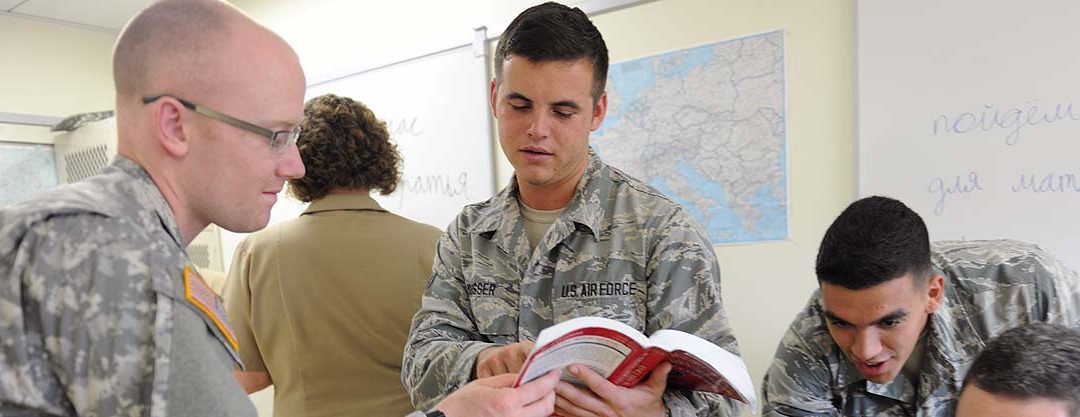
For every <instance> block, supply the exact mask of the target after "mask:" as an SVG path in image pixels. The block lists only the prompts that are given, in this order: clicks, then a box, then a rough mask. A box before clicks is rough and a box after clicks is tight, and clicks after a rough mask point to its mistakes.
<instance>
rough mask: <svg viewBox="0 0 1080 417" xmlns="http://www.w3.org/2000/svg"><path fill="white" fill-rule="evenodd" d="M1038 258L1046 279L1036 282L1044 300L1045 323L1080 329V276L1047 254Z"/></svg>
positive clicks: (1044, 253) (1042, 254) (1043, 253)
mask: <svg viewBox="0 0 1080 417" xmlns="http://www.w3.org/2000/svg"><path fill="white" fill-rule="evenodd" d="M1039 258H1040V261H1041V263H1042V265H1041V266H1042V268H1044V269H1045V271H1046V277H1047V278H1048V279H1047V280H1043V279H1039V280H1038V281H1039V284H1040V285H1039V286H1040V287H1041V288H1040V292H1041V293H1042V295H1043V297H1044V299H1045V302H1044V305H1045V306H1046V321H1047V322H1049V323H1054V324H1060V325H1062V326H1066V327H1069V328H1073V329H1080V275H1077V273H1076V270H1075V269H1072V268H1070V267H1069V266H1068V265H1066V264H1065V263H1064V262H1062V261H1061V260H1060V259H1058V258H1056V257H1054V256H1052V255H1050V254H1049V253H1046V252H1042V253H1041V255H1040V256H1039ZM1046 281H1049V283H1047V282H1046Z"/></svg>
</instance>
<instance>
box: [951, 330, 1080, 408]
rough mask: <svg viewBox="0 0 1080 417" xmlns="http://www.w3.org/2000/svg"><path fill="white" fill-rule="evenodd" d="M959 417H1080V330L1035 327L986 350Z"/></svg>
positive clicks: (1009, 334)
mask: <svg viewBox="0 0 1080 417" xmlns="http://www.w3.org/2000/svg"><path fill="white" fill-rule="evenodd" d="M956 417H1080V331H1077V330H1076V329H1070V328H1067V327H1062V326H1058V325H1055V324H1048V323H1032V324H1029V325H1026V326H1022V327H1017V328H1014V329H1011V330H1009V331H1006V332H1005V333H1002V334H1001V335H1000V336H998V337H997V338H995V339H994V340H992V341H991V342H990V344H988V345H986V349H983V351H982V353H979V357H978V358H976V359H975V363H974V364H973V365H971V369H969V370H968V372H967V376H965V377H964V390H963V391H962V392H961V393H960V400H959V403H958V405H957V406H956Z"/></svg>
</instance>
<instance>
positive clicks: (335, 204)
mask: <svg viewBox="0 0 1080 417" xmlns="http://www.w3.org/2000/svg"><path fill="white" fill-rule="evenodd" d="M340 210H357V211H378V212H386V210H385V209H383V208H382V206H380V205H379V203H378V202H376V201H375V199H374V198H371V196H370V195H368V194H363V195H361V194H345V193H342V194H329V195H327V196H325V197H323V198H320V199H318V200H315V201H312V202H311V204H309V205H308V206H307V208H306V209H304V212H303V213H302V214H300V215H301V216H303V215H306V214H311V213H319V212H323V211H340Z"/></svg>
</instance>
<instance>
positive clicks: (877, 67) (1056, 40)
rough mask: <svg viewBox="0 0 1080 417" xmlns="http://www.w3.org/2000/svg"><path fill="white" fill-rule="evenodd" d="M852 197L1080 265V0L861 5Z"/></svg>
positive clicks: (948, 235) (955, 234) (917, 0)
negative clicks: (885, 202)
mask: <svg viewBox="0 0 1080 417" xmlns="http://www.w3.org/2000/svg"><path fill="white" fill-rule="evenodd" d="M857 8H858V9H857V13H856V14H857V25H856V56H857V58H856V65H857V69H856V73H857V74H856V78H857V80H856V82H857V100H856V102H857V104H856V107H857V126H858V127H857V135H858V190H859V195H861V196H868V195H888V196H892V197H895V198H898V199H900V200H901V201H904V202H905V203H907V204H908V205H909V206H910V207H911V208H913V209H914V210H915V211H916V212H918V213H919V214H920V215H921V216H922V217H923V218H924V219H925V220H926V222H927V225H928V227H929V229H930V236H931V238H932V239H934V240H939V239H984V238H1015V239H1022V240H1026V241H1030V242H1034V243H1036V244H1039V245H1040V246H1042V247H1043V248H1045V249H1048V250H1050V251H1051V252H1053V253H1054V254H1056V255H1057V256H1059V257H1061V258H1062V259H1064V260H1065V261H1066V262H1067V263H1069V264H1070V265H1071V266H1072V267H1074V268H1077V267H1080V221H1077V219H1078V215H1080V105H1078V104H1077V100H1078V99H1080V76H1078V74H1080V53H1077V48H1076V45H1075V40H1076V39H1080V25H1077V24H1076V22H1078V21H1080V2H1077V1H1075V0H1038V1H1031V2H1019V1H1018V2H1012V1H1005V0H994V1H986V0H949V1H939V0H905V1H866V0H864V1H859V2H858V3H857Z"/></svg>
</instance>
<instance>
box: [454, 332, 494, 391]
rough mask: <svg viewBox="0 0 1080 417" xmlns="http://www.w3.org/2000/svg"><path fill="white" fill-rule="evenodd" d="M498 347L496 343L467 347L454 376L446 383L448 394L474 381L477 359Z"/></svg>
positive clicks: (473, 344)
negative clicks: (485, 352) (484, 351)
mask: <svg viewBox="0 0 1080 417" xmlns="http://www.w3.org/2000/svg"><path fill="white" fill-rule="evenodd" d="M495 346H498V345H496V344H494V343H486V342H472V343H469V344H466V345H465V348H464V349H462V350H461V354H460V355H458V360H457V364H455V365H454V370H453V375H451V376H450V378H449V379H448V380H447V381H446V382H447V383H446V393H447V394H449V393H451V392H454V391H457V390H458V388H461V387H463V386H465V384H468V383H469V381H471V380H472V379H473V375H474V374H475V370H476V357H477V356H478V355H480V352H481V351H483V350H484V349H487V348H489V347H495Z"/></svg>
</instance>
